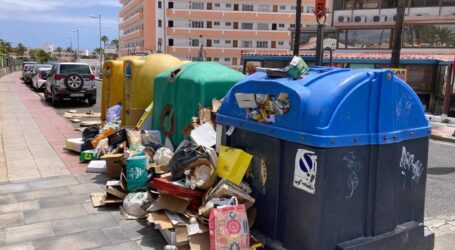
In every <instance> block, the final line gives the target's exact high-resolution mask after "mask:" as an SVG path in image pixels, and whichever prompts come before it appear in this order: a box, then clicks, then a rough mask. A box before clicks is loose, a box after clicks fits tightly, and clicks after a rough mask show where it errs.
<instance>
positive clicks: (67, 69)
mask: <svg viewBox="0 0 455 250" xmlns="http://www.w3.org/2000/svg"><path fill="white" fill-rule="evenodd" d="M60 73H61V74H69V73H78V74H84V75H85V74H87V75H89V74H91V72H90V67H89V66H88V65H84V64H61V65H60Z"/></svg>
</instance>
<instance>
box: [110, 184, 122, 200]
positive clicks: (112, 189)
mask: <svg viewBox="0 0 455 250" xmlns="http://www.w3.org/2000/svg"><path fill="white" fill-rule="evenodd" d="M106 193H108V194H111V195H113V196H115V197H117V198H120V199H125V197H126V193H125V191H123V190H122V188H121V187H120V186H119V187H114V186H108V187H107V188H106Z"/></svg>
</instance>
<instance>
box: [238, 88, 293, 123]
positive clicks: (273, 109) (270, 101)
mask: <svg viewBox="0 0 455 250" xmlns="http://www.w3.org/2000/svg"><path fill="white" fill-rule="evenodd" d="M235 98H236V100H237V104H238V105H239V108H244V109H245V110H246V114H247V115H246V118H247V119H249V120H253V121H257V122H261V123H271V124H273V123H275V117H276V116H278V115H285V114H286V113H287V112H288V111H289V109H290V108H291V104H290V102H289V98H288V94H287V93H283V92H282V93H280V94H279V95H278V96H276V95H268V94H251V93H236V94H235Z"/></svg>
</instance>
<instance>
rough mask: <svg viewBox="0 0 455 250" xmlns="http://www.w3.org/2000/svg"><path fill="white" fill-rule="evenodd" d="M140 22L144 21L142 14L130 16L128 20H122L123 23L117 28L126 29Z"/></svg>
mask: <svg viewBox="0 0 455 250" xmlns="http://www.w3.org/2000/svg"><path fill="white" fill-rule="evenodd" d="M141 20H144V12H138V13H136V14H134V15H133V16H131V17H130V18H128V19H126V20H124V21H123V22H121V23H120V25H119V28H120V29H126V28H128V27H130V26H132V25H133V24H135V23H137V22H139V21H141Z"/></svg>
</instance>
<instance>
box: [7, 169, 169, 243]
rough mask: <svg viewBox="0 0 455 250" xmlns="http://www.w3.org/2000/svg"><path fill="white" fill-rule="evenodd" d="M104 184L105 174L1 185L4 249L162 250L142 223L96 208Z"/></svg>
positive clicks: (156, 235) (158, 240) (154, 233)
mask: <svg viewBox="0 0 455 250" xmlns="http://www.w3.org/2000/svg"><path fill="white" fill-rule="evenodd" d="M105 183H106V176H105V175H104V174H99V175H97V174H83V175H75V176H72V175H66V176H60V177H49V178H40V179H36V180H29V181H27V182H25V181H15V182H9V183H3V184H1V183H0V249H27V250H29V249H56V250H60V249H106V250H107V249H121V250H124V249H156V250H158V249H163V248H164V245H165V241H164V239H163V238H162V236H161V235H160V233H159V232H158V231H157V230H154V229H153V228H152V227H151V226H148V225H147V223H146V221H145V220H144V219H142V220H124V219H123V217H122V216H121V215H120V213H119V211H118V206H111V207H103V208H99V209H96V208H93V206H92V203H91V201H90V195H89V194H90V192H99V191H102V190H103V189H104V185H105Z"/></svg>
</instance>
